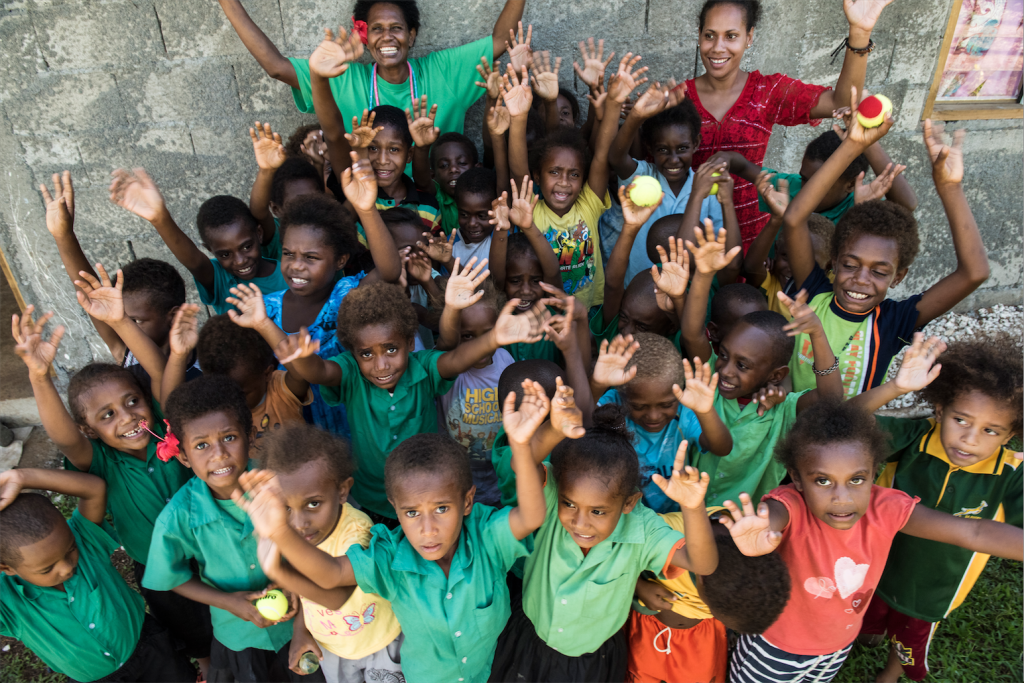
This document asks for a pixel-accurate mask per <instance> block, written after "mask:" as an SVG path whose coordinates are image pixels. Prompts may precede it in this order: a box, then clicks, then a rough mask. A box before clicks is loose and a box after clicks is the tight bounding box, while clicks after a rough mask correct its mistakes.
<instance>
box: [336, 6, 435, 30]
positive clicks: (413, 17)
mask: <svg viewBox="0 0 1024 683" xmlns="http://www.w3.org/2000/svg"><path fill="white" fill-rule="evenodd" d="M378 4H384V5H394V6H395V7H397V8H398V9H399V10H400V11H401V12H402V16H403V17H404V18H405V25H406V26H408V27H409V30H410V31H413V30H415V31H417V32H418V31H419V30H420V8H419V7H417V6H416V0H357V2H356V4H355V7H353V8H352V18H353V19H355V20H356V21H369V17H370V10H371V9H372V8H373V6H374V5H378Z"/></svg>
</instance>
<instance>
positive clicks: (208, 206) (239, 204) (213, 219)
mask: <svg viewBox="0 0 1024 683" xmlns="http://www.w3.org/2000/svg"><path fill="white" fill-rule="evenodd" d="M236 221H239V222H241V223H242V225H244V226H245V227H247V228H249V229H250V230H252V232H253V234H254V235H255V234H256V231H257V230H259V227H260V224H259V223H258V222H257V221H256V218H255V217H254V216H253V215H252V212H251V211H249V207H248V205H246V203H245V202H243V201H242V200H241V199H239V198H238V197H232V196H230V195H226V194H219V195H217V196H215V197H210V198H209V199H207V200H206V201H205V202H203V203H202V204H201V205H200V206H199V213H197V214H196V229H197V230H198V231H199V239H201V240H202V241H203V243H204V244H205V243H206V242H207V238H208V237H209V235H210V233H211V232H212V231H214V230H216V229H217V228H222V227H224V226H226V225H231V224H232V223H234V222H236Z"/></svg>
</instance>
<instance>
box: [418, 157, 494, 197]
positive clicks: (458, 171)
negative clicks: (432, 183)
mask: <svg viewBox="0 0 1024 683" xmlns="http://www.w3.org/2000/svg"><path fill="white" fill-rule="evenodd" d="M472 159H473V157H472V155H471V154H470V152H469V150H467V149H466V145H464V144H463V143H461V142H457V141H454V140H453V141H451V142H446V143H444V144H443V145H441V146H439V147H436V148H435V149H434V167H433V168H432V169H431V170H432V171H433V174H434V180H436V181H437V184H438V186H439V187H440V188H441V191H442V192H444V193H445V194H447V195H450V196H453V197H454V196H455V181H456V180H458V179H459V176H460V175H462V174H463V173H465V172H466V171H467V170H469V169H470V168H472V166H473V162H472ZM488 208H490V207H488Z"/></svg>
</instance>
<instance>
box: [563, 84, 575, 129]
mask: <svg viewBox="0 0 1024 683" xmlns="http://www.w3.org/2000/svg"><path fill="white" fill-rule="evenodd" d="M558 94H559V95H561V96H562V97H564V98H565V99H566V101H567V102H568V103H569V109H570V111H572V120H573V122H574V123H575V124H576V125H577V126H578V125H579V123H580V101H579V98H578V97H576V93H574V92H573V91H572V90H569V89H568V88H566V87H565V86H564V85H560V86H558Z"/></svg>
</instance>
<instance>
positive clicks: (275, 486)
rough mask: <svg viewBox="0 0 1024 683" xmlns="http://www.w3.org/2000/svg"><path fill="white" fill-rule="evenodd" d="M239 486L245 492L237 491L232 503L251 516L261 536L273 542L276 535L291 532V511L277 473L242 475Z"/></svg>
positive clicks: (243, 473) (253, 471)
mask: <svg viewBox="0 0 1024 683" xmlns="http://www.w3.org/2000/svg"><path fill="white" fill-rule="evenodd" d="M238 484H239V486H241V487H242V491H238V490H236V491H233V492H232V493H231V500H233V501H234V502H235V504H236V505H237V506H238V507H240V508H242V509H243V510H245V513H246V514H247V515H249V519H251V520H252V527H253V530H254V531H255V532H256V533H257V534H259V535H260V536H261V537H263V538H273V536H274V534H276V533H278V532H279V531H281V530H283V529H287V528H288V509H287V507H286V506H285V501H284V495H283V494H282V493H281V484H280V482H278V480H277V477H276V476H274V473H273V472H271V471H270V470H249V471H247V472H242V474H241V475H239V477H238ZM243 491H244V493H243Z"/></svg>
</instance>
